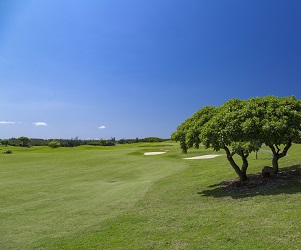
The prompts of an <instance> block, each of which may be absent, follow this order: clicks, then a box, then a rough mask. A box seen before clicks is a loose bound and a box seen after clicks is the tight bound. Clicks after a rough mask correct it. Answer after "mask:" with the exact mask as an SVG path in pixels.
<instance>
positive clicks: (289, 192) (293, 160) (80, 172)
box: [0, 142, 301, 249]
mask: <svg viewBox="0 0 301 250" xmlns="http://www.w3.org/2000/svg"><path fill="white" fill-rule="evenodd" d="M164 144H165V145H166V142H165V143H164ZM156 145H158V148H160V144H159V143H158V144H156ZM167 145H169V146H168V147H167V146H165V147H164V150H165V149H168V150H170V151H169V152H168V153H167V154H164V155H158V156H151V157H150V156H148V157H147V156H143V155H141V154H133V153H134V152H141V148H142V147H137V146H146V145H142V144H140V145H137V146H134V145H131V146H124V147H120V148H118V147H116V148H114V149H112V151H111V150H108V151H101V153H100V151H98V150H97V149H95V148H94V149H91V148H81V149H76V153H74V151H73V150H70V151H68V150H67V151H65V152H61V151H60V150H58V151H57V155H55V152H52V153H51V154H49V152H44V153H45V154H48V155H51V158H52V159H50V158H47V157H46V156H45V155H43V154H44V153H43V152H42V151H41V152H39V153H37V154H39V156H36V155H33V156H32V157H33V158H34V157H37V158H36V159H33V158H32V157H31V156H30V154H29V153H27V152H24V154H23V153H22V152H20V154H19V153H17V154H16V155H17V156H18V157H20V158H22V159H23V161H24V159H26V158H27V157H28V160H29V162H30V164H28V166H27V165H26V164H24V165H23V166H24V167H25V169H23V170H22V169H20V162H18V159H16V160H13V159H11V158H9V157H11V156H12V155H9V156H6V155H5V157H3V156H1V158H0V159H1V171H2V170H3V169H6V171H7V172H6V175H5V176H2V175H1V179H2V178H3V180H4V182H5V181H6V182H5V184H3V183H2V180H1V185H2V186H1V198H3V197H4V199H1V200H4V201H5V204H4V205H3V206H1V224H2V225H4V226H3V227H2V229H0V230H1V231H0V232H1V243H3V242H4V244H5V245H4V246H6V247H7V249H9V248H11V249H13V248H14V249H17V248H20V249H33V248H37V249H299V246H300V244H301V235H300V232H301V222H300V220H299V215H300V212H301V206H300V205H301V204H300V203H301V194H300V191H301V183H300V180H299V179H296V180H294V181H292V182H288V183H285V184H283V185H278V186H274V187H272V188H268V187H259V188H258V189H252V190H248V191H247V192H243V193H240V192H237V191H235V190H231V189H230V190H226V189H224V188H223V187H221V186H220V183H221V182H223V181H226V180H233V179H234V178H236V175H235V173H234V171H233V170H232V169H231V167H230V165H229V164H228V162H227V160H226V159H225V157H223V156H220V157H217V158H214V159H204V160H190V161H187V160H183V159H182V158H183V157H186V155H182V154H181V153H180V151H179V149H178V145H177V144H174V143H169V144H168V143H167ZM139 148H140V149H139ZM148 149H150V151H153V147H146V148H145V149H143V152H144V150H148ZM43 150H44V149H43ZM300 150H301V147H300V146H299V145H294V146H293V148H292V149H291V150H290V151H289V155H290V156H289V157H285V158H283V159H281V160H280V168H281V170H286V171H288V170H297V169H298V166H297V165H298V164H299V163H300V162H301V161H300V156H299V155H300V154H299V152H300ZM46 151H47V150H46ZM88 152H89V153H88ZM90 153H91V154H90ZM210 153H212V151H211V150H205V149H203V148H200V150H191V151H190V152H189V154H188V156H196V155H204V154H210ZM220 153H221V154H223V152H220ZM53 154H54V155H53ZM68 155H69V158H68V157H67V156H68ZM41 156H42V157H41ZM258 156H259V159H258V160H256V159H255V154H254V155H251V156H250V157H249V160H250V169H249V171H248V173H250V174H256V173H258V172H260V170H261V168H262V167H263V166H265V165H270V164H271V163H270V160H271V159H270V158H271V157H270V154H269V153H268V152H264V151H262V152H259V154H258ZM40 157H41V158H40ZM45 157H46V158H45ZM112 157H113V158H112ZM37 159H39V160H38V162H39V163H37V162H36V160H37ZM237 160H238V159H237ZM5 161H7V162H6V164H7V167H9V168H10V169H7V168H6V167H3V165H2V163H3V162H5ZM34 162H36V165H34V164H33V163H34ZM293 166H295V167H293ZM22 171H24V172H22ZM45 171H46V172H45ZM4 173H5V171H4ZM26 173H27V174H26ZM42 173H44V174H42ZM23 175H25V176H26V178H25V177H22V176H23ZM34 176H35V177H34ZM49 176H50V177H49ZM31 178H33V179H31ZM35 178H36V179H35ZM41 178H42V181H41V183H39V181H38V180H40V179H41ZM20 180H22V181H23V185H22V184H21V185H18V182H19V181H20ZM26 181H27V182H28V183H30V182H33V183H35V185H36V186H33V187H32V189H31V188H29V190H27V189H25V190H24V189H22V187H24V185H25V184H24V183H26ZM38 183H39V184H38ZM11 184H14V185H12V186H11V191H10V192H9V191H8V192H9V193H8V194H7V195H8V196H7V197H6V198H5V191H3V189H5V188H6V189H7V188H8V187H9V186H10V185H11ZM25 186H31V185H30V184H27V185H25ZM39 190H42V191H39ZM40 192H42V193H40ZM43 192H44V193H43ZM73 192H74V193H73ZM16 193H17V194H18V196H17V197H15V198H14V199H13V198H12V197H14V194H16ZM2 195H4V196H2ZM16 198H18V199H19V200H18V199H16ZM17 200H18V202H16V201H17ZM7 202H8V203H7ZM9 202H11V204H9ZM20 206H21V207H20ZM28 209H29V210H28ZM30 209H32V210H30ZM24 231H25V232H24ZM7 232H10V234H7ZM8 235H9V236H8ZM2 245H3V244H2Z"/></svg>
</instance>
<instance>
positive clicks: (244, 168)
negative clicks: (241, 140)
mask: <svg viewBox="0 0 301 250" xmlns="http://www.w3.org/2000/svg"><path fill="white" fill-rule="evenodd" d="M223 149H224V150H225V151H226V154H227V159H228V161H229V162H230V164H231V166H232V168H233V169H234V170H235V172H236V173H237V175H238V176H239V180H240V181H246V180H247V179H248V177H247V168H248V162H247V165H245V162H244V163H243V166H242V170H241V169H240V168H239V166H237V164H236V163H235V161H234V159H233V155H234V154H233V153H231V152H230V150H229V149H228V148H227V147H226V146H224V147H223ZM243 161H244V160H243Z"/></svg>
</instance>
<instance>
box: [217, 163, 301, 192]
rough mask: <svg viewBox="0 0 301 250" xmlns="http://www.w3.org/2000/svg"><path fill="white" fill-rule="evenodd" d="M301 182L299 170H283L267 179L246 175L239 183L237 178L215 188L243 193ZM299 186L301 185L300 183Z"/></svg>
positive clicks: (260, 176)
mask: <svg viewBox="0 0 301 250" xmlns="http://www.w3.org/2000/svg"><path fill="white" fill-rule="evenodd" d="M294 181H297V182H301V169H300V168H298V169H296V170H285V171H281V172H279V173H278V174H275V175H272V176H271V177H268V178H263V177H262V174H261V173H260V174H259V173H258V174H251V175H248V180H246V181H240V180H239V179H238V178H236V179H233V180H228V181H223V182H221V183H219V184H218V185H217V186H220V187H221V188H223V189H224V190H226V191H229V192H237V193H243V192H245V191H251V190H256V189H260V188H276V187H278V186H282V185H286V184H288V183H291V182H294ZM300 184H301V183H300Z"/></svg>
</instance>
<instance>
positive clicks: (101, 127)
mask: <svg viewBox="0 0 301 250" xmlns="http://www.w3.org/2000/svg"><path fill="white" fill-rule="evenodd" d="M97 128H99V129H105V128H107V127H106V126H103V125H102V126H99V127H97Z"/></svg>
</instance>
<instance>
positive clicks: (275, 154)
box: [269, 141, 292, 174]
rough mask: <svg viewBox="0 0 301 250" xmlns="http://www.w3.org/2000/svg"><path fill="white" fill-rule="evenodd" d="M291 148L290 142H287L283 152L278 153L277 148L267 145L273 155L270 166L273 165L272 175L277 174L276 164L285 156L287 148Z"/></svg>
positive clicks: (277, 167) (277, 166)
mask: <svg viewBox="0 0 301 250" xmlns="http://www.w3.org/2000/svg"><path fill="white" fill-rule="evenodd" d="M291 146H292V142H291V141H288V142H287V144H286V145H285V147H284V149H283V151H282V152H281V153H280V148H278V146H276V148H277V151H276V148H275V147H274V145H269V147H270V149H271V150H272V153H273V159H272V165H273V169H274V174H277V173H278V171H279V164H278V160H279V159H280V158H282V157H284V156H286V154H287V151H288V150H289V148H290V147H291Z"/></svg>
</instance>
